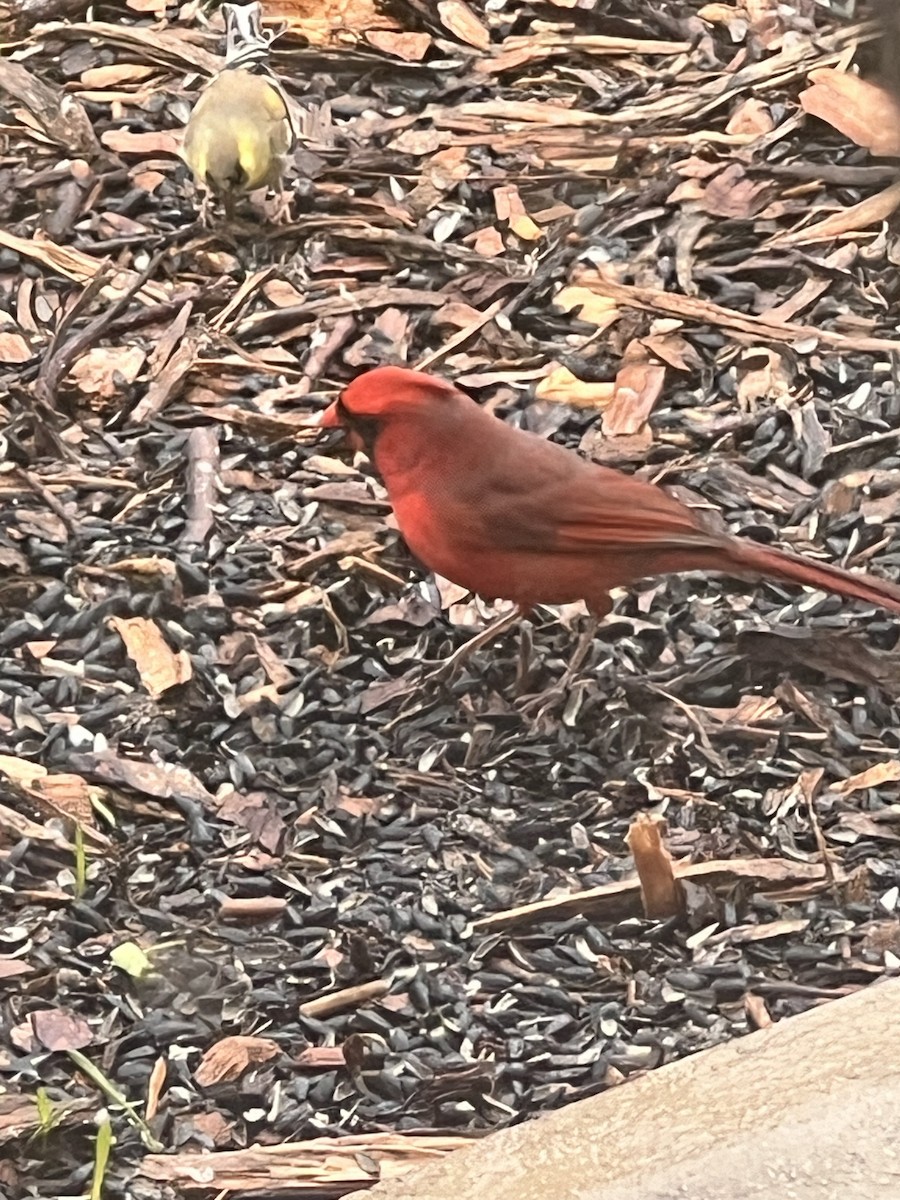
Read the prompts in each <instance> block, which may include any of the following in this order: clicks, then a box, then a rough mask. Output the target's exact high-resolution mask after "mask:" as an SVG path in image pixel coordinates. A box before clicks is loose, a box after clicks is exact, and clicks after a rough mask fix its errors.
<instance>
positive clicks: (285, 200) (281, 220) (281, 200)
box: [269, 176, 294, 225]
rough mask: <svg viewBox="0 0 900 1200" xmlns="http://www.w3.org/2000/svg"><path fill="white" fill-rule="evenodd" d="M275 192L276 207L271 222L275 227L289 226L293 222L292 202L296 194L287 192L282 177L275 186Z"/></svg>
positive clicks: (271, 215)
mask: <svg viewBox="0 0 900 1200" xmlns="http://www.w3.org/2000/svg"><path fill="white" fill-rule="evenodd" d="M273 188H274V191H275V205H274V207H273V209H272V212H271V214H270V216H269V220H270V221H271V222H272V224H273V225H289V224H290V222H291V200H292V199H293V195H294V193H293V192H292V191H289V190H288V191H285V187H284V180H283V179H282V178H281V176H279V177H278V179H277V180H276V181H275V183H274V184H273Z"/></svg>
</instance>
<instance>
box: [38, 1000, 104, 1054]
mask: <svg viewBox="0 0 900 1200" xmlns="http://www.w3.org/2000/svg"><path fill="white" fill-rule="evenodd" d="M28 1020H29V1021H30V1023H31V1029H32V1031H33V1033H34V1036H35V1038H36V1039H37V1041H38V1042H40V1044H41V1045H42V1046H43V1047H44V1048H45V1049H47V1050H81V1049H82V1048H83V1047H84V1046H89V1045H90V1044H91V1042H92V1041H93V1040H94V1035H93V1034H92V1033H91V1027H90V1026H89V1025H88V1023H87V1021H85V1019H84V1017H80V1016H78V1015H77V1014H76V1013H74V1012H71V1011H70V1010H69V1009H67V1008H40V1009H38V1010H37V1011H36V1012H33V1013H31V1014H30V1015H29V1018H28Z"/></svg>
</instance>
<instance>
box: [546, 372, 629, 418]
mask: <svg viewBox="0 0 900 1200" xmlns="http://www.w3.org/2000/svg"><path fill="white" fill-rule="evenodd" d="M615 390H616V385H615V384H614V383H588V382H586V381H585V380H583V379H579V378H578V376H577V375H573V374H572V372H571V371H570V370H569V368H568V367H559V366H557V367H554V368H553V369H552V370H551V371H550V374H549V375H545V376H544V378H543V379H542V380H540V382H539V383H538V384H537V386H536V387H535V389H534V394H535V396H536V397H537V398H538V400H552V401H553V402H554V403H556V404H571V405H573V407H575V408H603V407H604V405H606V404H609V402H610V401H611V400H612V398H613V395H614V394H615Z"/></svg>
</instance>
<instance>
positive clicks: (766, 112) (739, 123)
mask: <svg viewBox="0 0 900 1200" xmlns="http://www.w3.org/2000/svg"><path fill="white" fill-rule="evenodd" d="M774 128H775V118H774V117H773V116H772V113H771V110H770V109H769V106H768V105H767V104H766V103H765V102H764V101H762V100H760V99H758V98H757V97H756V96H748V97H747V99H746V100H744V101H743V103H741V104H739V105H738V107H737V108H736V109H735V110H734V112H733V113H732V114H731V117H730V118H729V120H728V124H727V125H726V126H725V132H726V133H733V134H747V133H749V134H754V135H755V136H756V137H762V136H763V135H764V134H767V133H771V132H772V130H773V129H774Z"/></svg>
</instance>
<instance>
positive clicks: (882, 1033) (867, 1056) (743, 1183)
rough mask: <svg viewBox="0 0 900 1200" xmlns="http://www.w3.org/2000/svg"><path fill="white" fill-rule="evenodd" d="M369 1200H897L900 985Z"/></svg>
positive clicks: (744, 1041)
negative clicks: (760, 1199) (766, 1199)
mask: <svg viewBox="0 0 900 1200" xmlns="http://www.w3.org/2000/svg"><path fill="white" fill-rule="evenodd" d="M367 1195H368V1197H370V1198H371V1200H485V1198H486V1197H488V1198H489V1200H676V1198H679V1197H688V1198H690V1200H755V1198H756V1197H762V1196H767V1197H771V1198H772V1200H837V1198H838V1197H840V1200H895V1198H896V1197H897V1196H900V980H896V979H895V980H887V981H884V982H881V983H877V984H874V985H872V986H871V987H869V988H867V989H865V991H862V992H858V993H856V994H855V995H853V996H848V997H846V998H845V999H842V1000H836V1001H832V1002H831V1003H829V1004H826V1005H823V1006H821V1007H820V1008H817V1009H814V1010H812V1011H811V1012H808V1013H803V1014H802V1015H800V1016H797V1017H793V1018H791V1019H789V1020H786V1021H782V1022H780V1023H779V1024H777V1025H775V1026H773V1027H771V1028H770V1029H765V1030H760V1031H759V1032H757V1033H752V1034H750V1035H749V1036H747V1037H745V1038H741V1039H740V1040H738V1041H735V1042H730V1043H729V1044H728V1045H725V1046H717V1047H716V1048H715V1049H713V1050H707V1051H704V1052H703V1053H702V1054H697V1055H695V1056H694V1057H693V1058H688V1059H684V1060H683V1061H681V1062H678V1063H673V1064H671V1065H670V1066H667V1067H661V1068H660V1069H659V1070H657V1071H653V1072H651V1073H650V1074H649V1075H646V1076H643V1077H642V1078H640V1079H637V1080H634V1081H632V1082H630V1083H625V1084H623V1085H622V1086H621V1087H618V1088H615V1089H614V1090H612V1091H610V1092H605V1093H604V1094H603V1095H602V1096H595V1097H592V1098H591V1099H589V1100H582V1101H580V1102H578V1103H576V1104H571V1105H569V1106H568V1107H567V1108H565V1109H561V1110H560V1111H559V1112H555V1113H550V1114H548V1115H547V1116H545V1117H541V1118H539V1119H538V1120H536V1121H531V1122H529V1123H527V1124H524V1125H518V1126H516V1127H515V1128H514V1129H507V1130H502V1131H500V1132H499V1133H496V1134H492V1135H491V1136H489V1137H488V1138H485V1139H484V1140H483V1141H479V1142H475V1143H473V1145H472V1146H471V1147H469V1148H467V1149H465V1150H460V1151H458V1152H456V1153H454V1154H451V1155H449V1156H448V1157H447V1158H446V1159H444V1160H443V1161H442V1162H440V1163H436V1164H434V1165H433V1166H429V1167H425V1168H421V1169H419V1170H416V1171H413V1172H411V1173H410V1174H409V1175H405V1176H404V1177H403V1178H402V1179H398V1180H394V1181H390V1182H386V1183H381V1184H378V1185H377V1186H376V1187H374V1188H372V1189H371V1191H369V1192H368V1193H367Z"/></svg>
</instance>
